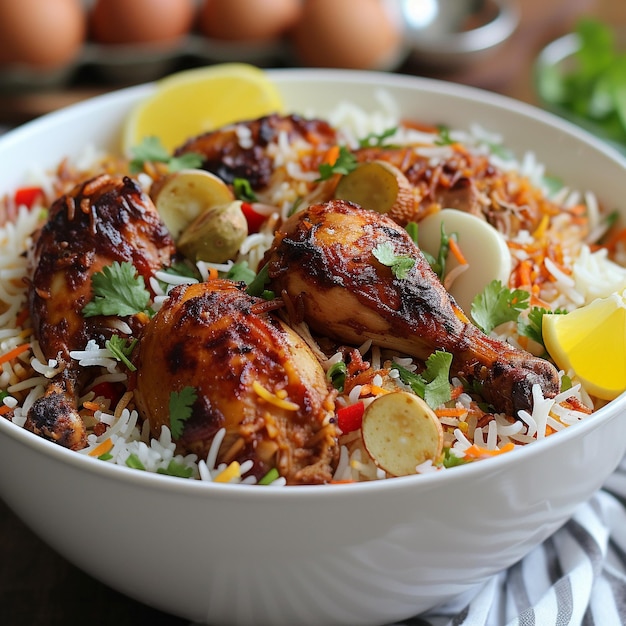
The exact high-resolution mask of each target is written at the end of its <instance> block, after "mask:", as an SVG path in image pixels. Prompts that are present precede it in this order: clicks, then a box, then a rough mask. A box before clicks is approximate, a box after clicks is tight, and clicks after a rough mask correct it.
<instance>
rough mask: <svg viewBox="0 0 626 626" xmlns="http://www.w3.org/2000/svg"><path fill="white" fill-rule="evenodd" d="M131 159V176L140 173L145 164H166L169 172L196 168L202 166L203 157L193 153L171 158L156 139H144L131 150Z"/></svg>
mask: <svg viewBox="0 0 626 626" xmlns="http://www.w3.org/2000/svg"><path fill="white" fill-rule="evenodd" d="M131 154H132V157H133V158H132V159H131V161H130V164H129V167H130V171H131V173H133V174H136V173H138V172H141V171H142V170H143V166H144V164H145V163H150V162H155V163H167V166H168V169H169V170H170V171H171V172H176V171H178V170H181V169H185V168H197V167H200V166H201V165H202V162H203V160H204V157H203V156H202V155H201V154H196V153H195V152H187V153H185V154H181V155H180V156H172V155H171V154H170V153H169V152H168V151H167V150H166V149H165V147H164V146H163V144H162V143H161V141H160V140H159V138H158V137H146V138H145V139H144V140H143V141H142V142H141V143H140V144H139V145H137V146H134V147H133V148H131Z"/></svg>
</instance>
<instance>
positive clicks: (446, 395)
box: [422, 350, 452, 408]
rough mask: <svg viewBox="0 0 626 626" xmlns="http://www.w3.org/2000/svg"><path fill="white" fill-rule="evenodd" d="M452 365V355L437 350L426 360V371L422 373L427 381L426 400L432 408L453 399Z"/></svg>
mask: <svg viewBox="0 0 626 626" xmlns="http://www.w3.org/2000/svg"><path fill="white" fill-rule="evenodd" d="M451 365H452V355H451V354H450V353H449V352H443V351H442V350H437V351H436V352H434V353H433V354H431V355H430V356H429V357H428V358H427V359H426V369H425V370H424V371H423V372H422V377H423V378H424V380H425V381H426V387H425V389H424V400H425V401H426V404H428V406H430V407H431V408H435V407H438V406H440V405H441V404H443V403H444V402H448V400H450V398H451V392H450V366H451Z"/></svg>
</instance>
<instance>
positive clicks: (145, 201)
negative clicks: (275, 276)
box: [26, 175, 175, 449]
mask: <svg viewBox="0 0 626 626" xmlns="http://www.w3.org/2000/svg"><path fill="white" fill-rule="evenodd" d="M174 252H175V250H174V244H173V241H172V239H171V237H170V235H169V233H168V232H167V230H166V228H165V226H164V225H163V223H162V222H161V220H160V218H159V215H158V213H157V211H156V209H155V208H154V205H153V204H152V201H151V200H150V198H149V197H148V196H147V195H146V194H145V193H144V192H143V191H142V190H141V188H140V187H139V185H138V184H137V183H136V182H135V181H133V180H132V179H131V178H128V177H124V178H113V177H111V176H108V175H101V176H98V177H95V178H92V179H90V180H87V181H85V182H83V183H81V184H79V185H77V186H76V187H75V188H74V189H73V190H72V191H70V192H69V193H67V194H65V195H63V196H61V197H60V198H59V199H57V200H56V201H55V202H54V203H53V204H52V206H51V208H50V212H49V217H48V221H47V222H46V223H45V225H44V226H43V227H42V228H41V229H40V231H39V232H38V233H37V234H36V241H35V244H34V246H33V248H32V253H31V257H30V259H29V268H30V272H29V274H30V283H29V288H28V305H29V309H30V316H31V321H32V324H33V328H34V332H35V336H36V338H37V339H38V341H39V345H40V347H41V349H42V351H43V354H44V356H45V357H46V359H55V360H57V361H58V362H59V364H60V365H61V366H62V367H63V370H62V371H61V373H60V374H58V375H57V376H56V377H55V378H54V379H53V380H52V381H51V383H50V385H49V386H48V388H47V390H46V394H45V395H44V397H42V398H40V399H39V400H38V401H37V402H35V403H34V405H33V407H32V408H31V410H30V411H29V414H28V418H27V421H26V428H28V429H29V430H31V431H33V432H35V433H38V434H40V435H42V436H44V437H46V438H48V439H51V440H53V441H56V442H57V443H59V444H61V445H63V446H66V447H68V448H72V449H80V448H82V447H84V446H85V428H84V425H83V422H82V419H81V418H80V415H79V414H78V412H77V410H76V409H77V407H76V397H75V395H76V393H77V389H76V387H77V385H79V384H80V381H79V376H78V368H77V367H76V365H75V364H74V363H73V362H72V359H71V358H70V351H71V350H82V349H84V348H85V346H86V344H87V342H88V341H89V340H90V339H96V340H97V341H98V344H99V345H100V346H103V342H104V340H106V339H109V338H110V337H111V336H112V335H113V334H114V333H118V334H119V331H115V330H114V329H113V328H112V327H111V326H110V325H109V324H108V319H107V317H106V316H102V315H98V316H95V317H84V316H83V313H82V309H83V307H84V306H85V305H86V304H87V303H88V302H89V301H90V300H91V299H92V295H93V292H92V284H91V277H92V276H93V274H95V273H96V272H100V271H102V268H103V267H105V266H108V265H111V264H112V263H113V262H114V261H118V262H124V261H128V262H130V263H132V264H133V265H134V267H135V269H136V270H137V272H138V273H139V274H140V275H141V276H143V277H144V280H145V282H146V284H148V279H149V277H150V276H152V275H153V274H154V272H155V271H157V270H159V269H162V267H163V266H166V265H169V264H170V262H171V257H172V255H173V254H174ZM144 317H145V316H144ZM127 322H128V324H129V325H130V327H131V328H133V327H137V325H139V324H140V323H141V321H140V319H136V318H134V317H129V318H127Z"/></svg>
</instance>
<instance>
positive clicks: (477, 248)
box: [417, 209, 511, 314]
mask: <svg viewBox="0 0 626 626" xmlns="http://www.w3.org/2000/svg"><path fill="white" fill-rule="evenodd" d="M442 224H443V227H444V232H445V233H446V235H448V236H449V235H451V234H452V233H456V236H457V242H458V244H459V248H460V250H461V252H462V255H463V257H464V259H465V260H466V261H467V268H466V269H465V270H463V271H460V270H458V269H456V268H457V267H459V265H461V264H460V263H459V261H458V260H457V258H456V256H455V255H454V254H452V253H451V252H449V253H448V257H447V260H446V268H445V276H444V281H443V282H444V285H446V287H447V289H448V291H449V292H450V294H451V295H452V297H453V298H454V299H455V300H456V301H457V303H458V305H459V306H460V307H461V308H462V309H463V311H465V313H467V314H469V313H470V312H471V308H472V300H473V299H474V298H475V297H476V296H477V295H478V294H480V293H482V291H483V290H484V289H485V287H486V286H487V285H488V284H489V283H490V282H491V281H492V280H500V281H501V282H502V284H504V285H507V284H508V282H509V276H510V274H511V253H510V252H509V249H508V247H507V245H506V241H505V239H504V237H503V236H502V235H501V234H500V233H499V232H498V231H497V230H496V229H495V228H494V227H493V226H491V224H489V223H488V222H486V221H485V220H482V219H480V218H478V217H476V216H475V215H472V214H471V213H465V212H464V211H459V210H457V209H442V210H441V211H439V212H437V213H433V214H432V215H429V216H427V217H425V218H424V219H423V220H421V221H420V222H419V225H418V230H417V235H418V245H419V247H420V249H421V250H423V251H424V252H428V253H429V254H431V255H432V256H434V257H435V258H436V257H437V255H438V254H439V248H440V245H441V225H442ZM451 279H452V280H451ZM447 283H450V284H447Z"/></svg>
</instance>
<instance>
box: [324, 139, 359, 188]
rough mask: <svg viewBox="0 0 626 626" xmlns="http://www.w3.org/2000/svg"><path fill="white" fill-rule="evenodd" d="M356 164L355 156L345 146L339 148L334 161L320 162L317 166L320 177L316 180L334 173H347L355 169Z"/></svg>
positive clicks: (326, 178) (329, 176) (326, 177)
mask: <svg viewBox="0 0 626 626" xmlns="http://www.w3.org/2000/svg"><path fill="white" fill-rule="evenodd" d="M357 165H358V162H357V159H356V156H354V154H352V152H350V150H348V148H346V147H345V146H341V147H340V148H339V156H338V157H337V160H336V161H335V162H334V163H321V164H320V166H319V168H318V169H319V172H320V177H319V178H318V179H317V180H316V182H320V181H322V180H328V179H329V178H332V176H333V175H334V174H343V175H346V174H349V173H350V172H351V171H352V170H354V169H356V167H357Z"/></svg>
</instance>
